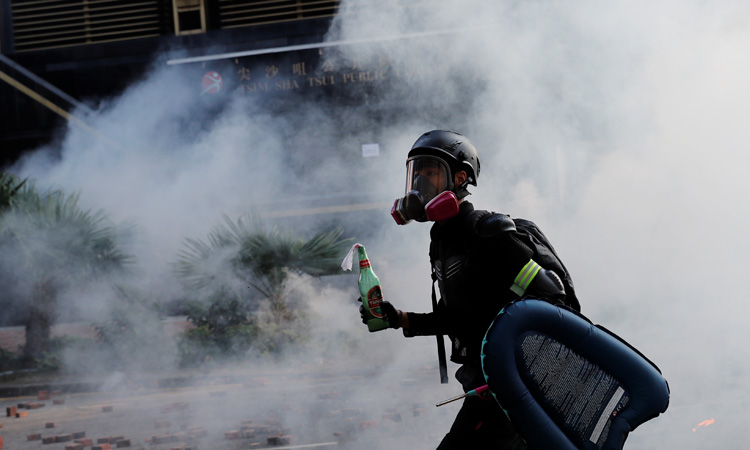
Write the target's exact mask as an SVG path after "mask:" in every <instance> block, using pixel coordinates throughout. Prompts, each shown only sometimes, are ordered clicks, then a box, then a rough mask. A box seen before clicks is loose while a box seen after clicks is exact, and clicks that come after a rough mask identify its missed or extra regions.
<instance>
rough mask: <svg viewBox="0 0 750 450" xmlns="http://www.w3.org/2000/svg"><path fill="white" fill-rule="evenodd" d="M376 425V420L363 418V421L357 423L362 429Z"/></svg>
mask: <svg viewBox="0 0 750 450" xmlns="http://www.w3.org/2000/svg"><path fill="white" fill-rule="evenodd" d="M377 426H378V422H377V420H365V421H364V422H360V423H359V427H360V428H361V429H363V430H366V429H368V428H375V427H377Z"/></svg>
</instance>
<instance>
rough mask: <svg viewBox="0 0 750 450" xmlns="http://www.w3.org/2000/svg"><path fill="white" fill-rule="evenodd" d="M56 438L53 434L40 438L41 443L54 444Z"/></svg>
mask: <svg viewBox="0 0 750 450" xmlns="http://www.w3.org/2000/svg"><path fill="white" fill-rule="evenodd" d="M56 439H57V438H55V436H47V437H45V438H42V444H54V443H55V440H56Z"/></svg>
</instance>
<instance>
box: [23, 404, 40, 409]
mask: <svg viewBox="0 0 750 450" xmlns="http://www.w3.org/2000/svg"><path fill="white" fill-rule="evenodd" d="M43 406H44V403H28V404H27V405H26V409H39V408H41V407H43Z"/></svg>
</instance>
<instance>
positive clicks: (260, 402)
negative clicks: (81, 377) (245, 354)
mask: <svg viewBox="0 0 750 450" xmlns="http://www.w3.org/2000/svg"><path fill="white" fill-rule="evenodd" d="M300 373H301V372H300V371H299V370H291V369H290V370H287V371H282V372H273V373H262V372H258V371H238V372H236V373H232V372H223V373H222V374H220V375H216V374H214V375H212V374H203V375H201V376H200V377H196V378H195V379H194V381H193V383H191V384H192V385H190V386H187V387H181V388H172V389H149V388H144V387H140V388H136V387H134V386H133V385H132V384H131V385H130V386H129V387H128V389H118V388H117V387H115V389H114V390H113V391H110V392H95V393H77V394H64V393H60V394H56V395H53V396H52V397H51V398H50V399H49V400H44V401H42V400H37V397H16V398H4V399H0V408H2V410H0V411H2V412H3V413H5V412H6V408H7V407H12V406H16V407H17V406H18V405H19V404H28V403H44V406H43V407H41V408H37V409H18V411H19V412H27V413H28V416H27V417H21V418H15V417H4V416H5V414H3V417H2V418H0V425H2V426H3V428H1V429H0V436H2V437H3V438H4V441H5V447H4V448H5V449H12V450H27V449H29V450H30V449H39V448H46V449H50V450H64V449H65V446H66V445H70V444H72V443H73V442H72V441H69V442H62V443H61V442H55V443H51V444H43V443H42V441H41V440H33V441H29V440H28V436H29V435H35V434H37V435H40V436H41V438H50V437H52V436H62V437H63V439H65V438H66V436H68V435H72V434H73V433H85V437H86V438H89V439H92V440H93V442H94V443H96V442H97V441H98V440H99V439H102V438H107V437H118V436H119V437H121V438H122V439H125V440H129V441H130V448H148V449H153V450H162V449H173V448H195V449H216V450H237V449H252V448H264V447H273V448H276V449H282V448H322V449H325V448H337V449H347V450H348V449H352V450H361V449H392V448H434V447H435V446H436V445H437V443H438V442H439V441H440V438H441V436H442V434H443V433H444V432H445V431H446V430H447V428H448V427H449V425H450V422H451V421H452V417H453V415H454V414H455V412H456V411H457V409H458V406H457V405H458V403H456V404H455V405H456V406H445V407H441V408H435V406H434V404H435V403H436V402H437V401H439V400H442V399H443V398H445V397H446V394H447V393H450V394H451V395H452V394H455V393H457V392H454V391H455V390H456V389H458V387H457V385H456V384H454V385H453V386H452V388H453V390H445V388H442V390H441V389H435V387H436V384H437V380H438V375H437V373H436V371H435V370H432V369H416V370H409V371H406V372H397V373H392V374H389V375H386V376H383V375H382V374H381V375H380V376H379V377H377V380H376V381H373V380H374V378H372V377H371V376H370V375H368V374H366V373H348V374H346V375H331V374H330V373H325V372H320V371H311V372H307V373H304V374H303V375H300ZM240 379H241V380H243V381H242V382H237V381H238V380H240ZM125 381H127V380H125ZM125 385H128V383H126V382H121V383H119V386H120V388H122V386H125ZM437 386H439V384H438V385H437ZM55 400H57V402H55ZM55 403H58V404H55ZM52 423H53V424H54V428H47V424H52ZM243 430H244V431H246V433H245V434H246V436H247V437H243V436H242V431H243ZM169 436H172V438H170V437H169ZM235 437H236V439H234V438H235ZM273 444H275V445H273ZM121 445H122V444H121ZM112 447H113V448H116V447H115V445H113V446H112ZM87 448H90V447H87ZM123 448H128V447H123Z"/></svg>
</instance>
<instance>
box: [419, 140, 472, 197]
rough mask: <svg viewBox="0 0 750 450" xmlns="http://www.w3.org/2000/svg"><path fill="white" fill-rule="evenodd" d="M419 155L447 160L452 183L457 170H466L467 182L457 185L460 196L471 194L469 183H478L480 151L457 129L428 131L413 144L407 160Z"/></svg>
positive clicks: (456, 189) (457, 193) (456, 188)
mask: <svg viewBox="0 0 750 450" xmlns="http://www.w3.org/2000/svg"><path fill="white" fill-rule="evenodd" d="M419 156H433V157H436V158H439V159H441V160H443V161H445V163H446V164H447V165H448V167H450V170H451V174H450V184H451V185H452V184H453V176H454V175H455V174H456V173H457V172H460V171H462V170H464V171H466V174H467V175H468V176H467V180H466V183H465V184H464V185H463V186H456V187H455V191H456V192H455V193H456V195H457V196H458V198H463V197H465V196H467V195H468V194H469V192H468V191H466V185H467V184H472V185H474V186H476V185H477V178H479V153H477V149H476V148H474V144H472V143H471V141H470V140H469V139H468V138H467V137H466V136H463V135H461V134H459V133H456V132H455V131H446V130H433V131H428V132H427V133H425V134H423V135H422V136H420V137H419V139H417V141H416V142H415V143H414V145H412V147H411V150H410V151H409V157H408V159H407V162H408V161H410V160H411V159H413V158H416V157H419Z"/></svg>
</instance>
